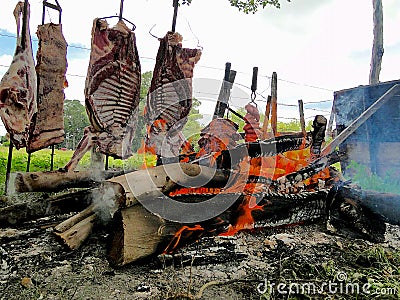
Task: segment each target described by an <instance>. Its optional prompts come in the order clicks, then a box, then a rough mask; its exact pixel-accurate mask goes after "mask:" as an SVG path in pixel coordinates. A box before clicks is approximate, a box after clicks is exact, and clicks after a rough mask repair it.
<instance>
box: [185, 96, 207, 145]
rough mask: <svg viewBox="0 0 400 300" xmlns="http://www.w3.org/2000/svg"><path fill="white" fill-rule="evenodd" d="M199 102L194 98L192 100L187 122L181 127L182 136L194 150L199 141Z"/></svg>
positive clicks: (201, 116) (200, 116) (200, 127)
mask: <svg viewBox="0 0 400 300" xmlns="http://www.w3.org/2000/svg"><path fill="white" fill-rule="evenodd" d="M200 105H201V102H200V101H199V100H197V99H196V98H193V100H192V109H191V110H190V112H189V116H188V121H187V123H186V124H185V127H183V135H184V136H185V137H186V138H188V140H189V142H190V143H191V144H192V145H193V147H194V148H195V149H197V148H198V145H197V141H198V140H199V139H200V130H201V129H202V126H201V124H200V122H199V121H200V120H201V119H202V118H203V115H202V114H200V111H199V107H200Z"/></svg>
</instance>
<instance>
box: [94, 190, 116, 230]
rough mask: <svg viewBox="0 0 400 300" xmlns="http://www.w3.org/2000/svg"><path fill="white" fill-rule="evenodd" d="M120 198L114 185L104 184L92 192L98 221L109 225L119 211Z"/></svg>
mask: <svg viewBox="0 0 400 300" xmlns="http://www.w3.org/2000/svg"><path fill="white" fill-rule="evenodd" d="M117 197H118V196H117V195H116V193H115V190H114V189H113V187H112V185H108V184H104V185H102V186H101V187H100V188H98V189H94V190H93V192H92V203H93V205H94V211H95V213H96V214H97V216H98V220H99V221H100V222H101V223H102V224H103V225H107V224H108V223H109V222H110V221H111V219H112V217H113V216H114V213H115V212H116V211H117V210H118V204H117V203H118V201H117V200H118V198H117Z"/></svg>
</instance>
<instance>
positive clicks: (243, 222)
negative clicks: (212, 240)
mask: <svg viewBox="0 0 400 300" xmlns="http://www.w3.org/2000/svg"><path fill="white" fill-rule="evenodd" d="M256 200H257V199H256V197H254V196H252V195H246V196H245V197H244V200H243V203H242V204H240V206H239V208H238V218H237V220H236V223H235V224H234V225H230V226H229V228H228V230H227V231H226V232H224V233H221V234H220V235H221V236H229V235H234V234H235V233H237V232H238V231H240V230H244V229H253V228H254V218H253V215H252V212H253V211H255V210H262V209H263V206H260V205H257V202H256Z"/></svg>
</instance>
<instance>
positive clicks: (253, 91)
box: [250, 67, 258, 107]
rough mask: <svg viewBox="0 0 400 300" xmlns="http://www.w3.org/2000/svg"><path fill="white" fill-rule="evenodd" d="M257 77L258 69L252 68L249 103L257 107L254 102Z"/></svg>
mask: <svg viewBox="0 0 400 300" xmlns="http://www.w3.org/2000/svg"><path fill="white" fill-rule="evenodd" d="M257 75H258V67H254V68H253V78H252V81H251V96H250V99H251V103H252V104H254V105H255V107H257V103H256V102H255V100H256V91H257Z"/></svg>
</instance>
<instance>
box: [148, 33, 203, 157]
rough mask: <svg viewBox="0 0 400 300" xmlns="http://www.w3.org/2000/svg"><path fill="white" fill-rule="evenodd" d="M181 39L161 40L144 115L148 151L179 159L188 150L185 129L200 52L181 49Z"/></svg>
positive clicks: (174, 35) (177, 36) (175, 36)
mask: <svg viewBox="0 0 400 300" xmlns="http://www.w3.org/2000/svg"><path fill="white" fill-rule="evenodd" d="M181 43H182V36H181V35H180V34H179V33H177V32H168V33H167V34H166V36H165V37H164V38H162V39H160V47H159V49H158V53H157V59H156V65H155V67H154V72H153V79H152V81H151V86H150V89H149V93H148V95H147V101H146V106H145V111H144V116H145V120H146V123H147V134H146V140H145V148H146V150H147V151H149V152H152V153H154V154H156V155H158V156H163V157H174V156H178V155H179V153H180V151H181V148H182V147H185V146H187V142H186V139H185V137H184V136H183V134H182V128H183V126H184V125H185V124H186V122H187V116H188V114H189V112H190V109H191V108H192V77H193V69H194V66H195V64H196V63H197V62H198V61H199V59H200V56H201V51H200V50H199V49H188V48H182V44H181Z"/></svg>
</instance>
